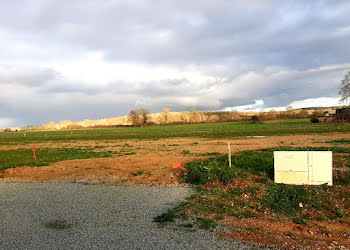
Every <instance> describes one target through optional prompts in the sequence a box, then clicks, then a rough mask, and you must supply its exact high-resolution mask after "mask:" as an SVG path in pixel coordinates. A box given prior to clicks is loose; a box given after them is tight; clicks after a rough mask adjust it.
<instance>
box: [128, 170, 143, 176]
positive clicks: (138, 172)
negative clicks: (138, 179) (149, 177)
mask: <svg viewBox="0 0 350 250" xmlns="http://www.w3.org/2000/svg"><path fill="white" fill-rule="evenodd" d="M143 172H144V171H143V170H139V171H137V172H131V175H132V176H139V175H142V174H143Z"/></svg>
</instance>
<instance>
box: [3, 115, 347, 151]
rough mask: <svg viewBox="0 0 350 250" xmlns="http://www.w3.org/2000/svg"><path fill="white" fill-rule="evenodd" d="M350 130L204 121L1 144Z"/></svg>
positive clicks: (47, 134)
mask: <svg viewBox="0 0 350 250" xmlns="http://www.w3.org/2000/svg"><path fill="white" fill-rule="evenodd" d="M332 132H350V124H342V125H334V124H312V123H310V121H309V120H283V121H275V122H268V123H263V124H252V123H251V122H227V123H203V124H187V125H171V126H150V127H142V128H140V127H137V128H134V127H122V128H109V129H86V130H72V134H71V131H70V130H65V131H39V132H26V133H25V134H24V133H23V132H13V133H1V134H0V145H6V144H25V143H33V142H46V141H54V142H71V141H77V140H90V141H95V140H105V141H109V140H127V139H138V140H148V139H154V140H157V139H164V138H181V137H203V138H230V137H238V136H271V135H288V134H311V133H332Z"/></svg>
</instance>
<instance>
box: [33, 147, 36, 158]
mask: <svg viewBox="0 0 350 250" xmlns="http://www.w3.org/2000/svg"><path fill="white" fill-rule="evenodd" d="M33 154H34V160H35V161H36V155H35V146H33Z"/></svg>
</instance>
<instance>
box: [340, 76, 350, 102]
mask: <svg viewBox="0 0 350 250" xmlns="http://www.w3.org/2000/svg"><path fill="white" fill-rule="evenodd" d="M339 95H340V96H341V99H340V100H341V101H342V102H346V101H348V100H350V71H349V72H348V73H347V74H346V75H345V76H344V79H343V80H342V81H341V88H340V90H339Z"/></svg>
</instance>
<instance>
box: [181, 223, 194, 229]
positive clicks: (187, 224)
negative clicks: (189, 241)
mask: <svg viewBox="0 0 350 250" xmlns="http://www.w3.org/2000/svg"><path fill="white" fill-rule="evenodd" d="M178 226H179V227H186V228H192V227H193V224H192V223H182V224H179V225H178Z"/></svg>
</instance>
